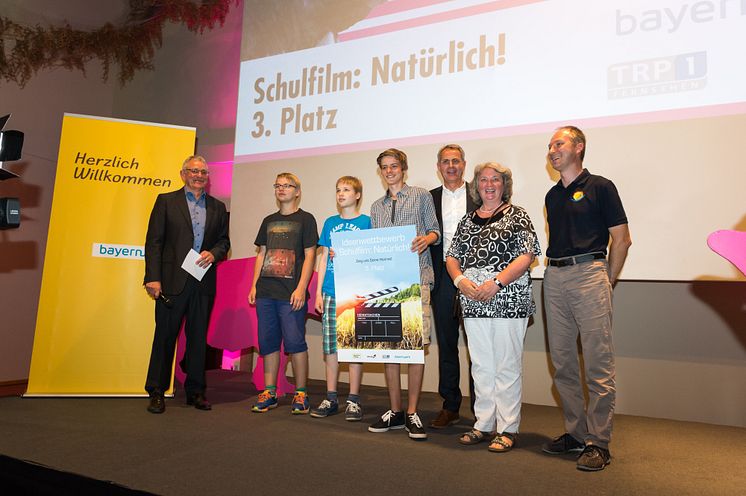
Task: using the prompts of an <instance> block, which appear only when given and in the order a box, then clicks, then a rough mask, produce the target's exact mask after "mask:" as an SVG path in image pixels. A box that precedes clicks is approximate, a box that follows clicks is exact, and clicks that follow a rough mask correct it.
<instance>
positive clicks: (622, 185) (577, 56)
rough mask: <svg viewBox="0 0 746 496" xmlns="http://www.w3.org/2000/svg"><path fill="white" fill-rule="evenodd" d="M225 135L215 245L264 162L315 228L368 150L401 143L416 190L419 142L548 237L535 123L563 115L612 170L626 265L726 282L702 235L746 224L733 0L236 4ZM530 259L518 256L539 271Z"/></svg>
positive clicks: (241, 251)
mask: <svg viewBox="0 0 746 496" xmlns="http://www.w3.org/2000/svg"><path fill="white" fill-rule="evenodd" d="M244 9H245V10H244V31H243V41H242V56H241V58H242V62H241V72H240V81H239V101H238V113H237V123H236V137H235V160H234V163H235V167H234V177H233V195H232V200H231V204H232V212H231V224H232V225H231V237H232V240H233V256H234V257H241V256H253V254H254V246H253V242H254V238H255V236H256V231H257V229H258V227H259V224H260V223H261V220H262V218H263V217H264V216H265V215H267V214H268V213H270V212H272V211H274V210H276V206H275V203H274V199H273V192H272V187H271V185H272V183H273V181H274V178H275V175H276V174H277V173H279V172H283V171H290V172H294V173H296V174H297V175H298V176H299V177H300V179H301V181H302V191H303V198H302V203H301V208H303V209H304V210H306V211H309V212H311V213H312V214H314V215H315V216H316V218H317V221H318V223H319V225H320V224H321V223H322V222H323V220H324V219H325V218H326V217H327V216H329V215H332V214H334V213H336V210H335V203H334V186H335V181H336V179H337V178H338V177H340V176H342V175H347V174H350V175H356V176H358V177H359V178H360V179H361V180H362V181H363V183H364V187H365V190H364V201H363V211H364V212H366V213H367V211H368V209H369V206H370V204H371V203H372V202H373V201H374V200H375V199H376V198H378V197H380V196H381V195H383V193H384V187H383V184H382V182H381V180H380V178H379V176H378V173H377V167H376V163H375V158H376V156H377V155H378V153H379V152H380V151H382V150H383V149H385V148H389V147H396V148H401V149H402V150H404V151H405V152H407V154H408V156H409V172H408V177H407V182H408V183H409V184H413V185H418V186H423V187H427V188H433V187H436V186H438V185H439V184H440V183H439V179H438V176H437V171H436V168H435V162H436V153H437V150H438V149H439V148H440V146H442V145H443V144H446V143H459V144H461V145H462V146H463V147H464V149H465V151H466V160H467V163H468V167H467V179H468V180H471V175H472V171H473V168H474V166H476V165H477V164H479V163H481V162H486V161H497V162H500V163H502V164H503V165H505V166H507V167H510V168H511V169H512V171H513V175H514V195H513V202H514V203H515V204H518V205H521V206H523V207H525V208H526V209H527V210H528V212H529V214H530V215H531V218H532V220H533V222H534V226H535V228H536V230H537V232H538V233H539V236H540V242H541V246H542V250H543V251H545V250H546V246H547V239H546V233H547V227H546V217H545V213H544V195H545V194H546V192H547V190H548V189H549V188H550V187H551V186H552V185H553V184H554V183H555V182H556V181H557V180H558V179H559V177H558V175H557V174H556V173H555V172H554V171H553V170H552V169H551V168H550V167H548V165H547V162H546V157H545V155H546V146H547V143H548V141H549V138H550V136H551V134H552V130H553V129H555V128H556V127H558V126H561V125H564V124H573V125H576V126H579V127H581V128H582V129H583V130H584V131H585V132H586V135H587V137H588V146H587V153H586V157H585V162H584V164H585V166H586V167H587V168H588V169H589V170H590V171H591V172H592V173H595V174H600V175H603V176H605V177H607V178H609V179H611V180H612V181H614V183H615V184H616V186H617V188H618V189H619V192H620V195H621V197H622V201H623V203H624V206H625V209H626V211H627V216H628V219H629V225H630V230H631V233H632V238H633V246H632V248H631V250H630V253H629V258H628V260H627V263H626V266H625V268H624V271H623V273H622V278H623V279H636V280H743V279H744V278H743V276H742V275H740V273H738V271H737V270H736V269H735V268H734V267H733V266H732V265H730V264H729V263H728V262H727V261H725V260H724V259H722V258H720V257H719V256H717V255H715V254H714V253H712V252H711V251H710V250H709V249H708V248H707V245H706V238H707V235H708V234H709V233H710V232H712V231H715V230H718V229H740V230H746V209H745V208H744V201H743V197H744V193H743V190H744V186H745V185H746V167H744V160H743V158H742V155H743V154H742V153H741V151H740V145H741V143H742V141H743V138H742V136H743V135H744V134H746V69H744V64H743V61H744V60H745V55H746V54H745V53H744V52H746V0H713V1H708V0H700V1H693V2H687V1H671V0H660V1H650V0H646V1H638V0H631V1H630V0H626V1H597V0H555V1H552V0H550V1H531V0H503V1H494V0H493V1H487V0H453V1H437V0H430V1H426V0H393V1H389V2H384V1H377V0H335V1H323V0H319V1H301V0H297V1H294V0H287V1H283V2H274V1H271V0H253V1H252V0H247V1H246V2H245V5H244ZM543 268H544V260H543V259H540V260H538V261H537V263H536V264H535V266H534V269H533V275H534V276H536V277H541V276H542V274H543Z"/></svg>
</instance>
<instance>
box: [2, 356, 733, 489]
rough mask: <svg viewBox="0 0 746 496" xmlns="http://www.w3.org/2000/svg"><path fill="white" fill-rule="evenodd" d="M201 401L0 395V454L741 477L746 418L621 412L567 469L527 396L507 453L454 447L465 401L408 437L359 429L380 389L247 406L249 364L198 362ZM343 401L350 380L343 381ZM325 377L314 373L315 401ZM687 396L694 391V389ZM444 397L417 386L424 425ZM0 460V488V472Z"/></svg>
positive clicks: (338, 473)
mask: <svg viewBox="0 0 746 496" xmlns="http://www.w3.org/2000/svg"><path fill="white" fill-rule="evenodd" d="M208 384H209V389H208V391H207V396H208V398H209V399H210V401H211V402H212V403H213V410H212V411H210V412H203V411H198V410H196V409H194V408H190V407H186V406H185V404H184V397H183V393H177V395H176V397H175V398H174V399H167V400H166V406H167V408H166V412H165V413H164V414H163V415H152V414H149V413H147V412H146V410H145V408H146V406H147V399H144V398H139V399H138V398H107V399H91V398H85V399H67V398H19V397H10V398H0V454H2V455H6V456H8V457H12V458H17V459H20V460H29V461H33V462H36V463H40V464H43V465H47V466H49V467H52V468H55V469H58V470H63V471H67V472H73V473H77V474H81V475H85V476H88V477H91V478H94V479H99V480H107V481H113V482H116V483H117V484H121V485H124V486H127V487H130V488H133V489H138V490H143V491H149V492H152V493H157V494H164V495H172V494H173V495H191V494H199V495H205V494H225V495H228V494H237V495H238V494H240V495H264V494H301V495H304V494H318V493H320V492H323V493H329V494H362V495H367V494H387V495H392V494H408V495H419V494H428V495H440V494H454V495H460V494H467V495H470V496H471V495H481V494H485V495H487V494H489V495H496V494H499V495H510V494H521V495H526V494H552V495H557V494H572V495H573V496H578V495H584V494H588V495H594V496H596V495H599V494H604V495H614V494H619V495H631V494H655V495H672V496H673V495H676V496H680V495H687V494H691V495H697V496H702V495H719V496H721V495H731V494H732V495H737V494H744V491H745V489H744V488H746V470H745V469H744V466H746V429H742V428H737V427H723V426H714V425H708V424H700V423H691V422H680V421H672V420H661V419H651V418H645V417H633V416H627V415H617V416H616V417H615V429H614V438H613V442H612V446H611V452H612V457H613V459H612V463H611V465H610V466H609V467H607V468H606V470H604V471H602V472H598V473H585V472H580V471H578V470H576V468H575V459H574V457H572V456H560V457H551V456H546V455H543V454H542V453H541V444H542V443H544V442H546V441H547V440H549V439H550V437H553V436H556V435H558V434H560V433H562V431H563V428H562V417H561V413H560V411H559V409H558V408H554V407H547V406H536V405H526V404H524V405H523V419H522V423H521V434H520V437H519V439H518V443H517V446H516V448H515V449H514V450H513V451H512V452H510V453H504V454H495V453H490V452H488V451H487V444H486V443H483V444H479V445H477V446H475V447H464V446H461V445H459V444H458V436H459V434H460V433H463V432H464V431H466V430H468V429H469V428H470V426H471V423H472V418H471V414H470V413H469V411H468V408H469V406H468V401H465V404H464V405H463V406H462V412H461V413H462V420H461V422H460V423H459V424H457V425H455V426H453V427H451V428H448V429H445V430H442V431H434V430H429V431H428V434H429V438H428V440H427V441H424V442H423V441H412V440H410V439H409V438H408V437H407V433H406V431H404V430H398V431H391V432H388V433H383V434H372V433H369V432H368V431H367V427H368V425H369V424H370V423H371V422H373V421H374V420H375V419H376V417H377V415H380V414H381V413H382V412H383V411H385V410H386V409H387V406H388V396H387V394H386V391H385V389H383V388H378V387H366V386H364V387H363V391H362V401H363V408H364V411H365V419H364V421H363V422H357V423H355V422H345V420H344V417H343V415H336V416H333V417H330V418H326V419H315V418H311V417H309V416H293V415H291V414H290V401H291V397H290V396H286V397H285V398H283V399H282V400H281V401H280V406H279V407H278V408H276V409H274V410H271V411H270V412H268V413H266V414H255V413H251V411H250V408H251V405H253V403H254V401H255V400H256V394H257V392H256V390H255V389H254V387H253V385H252V384H251V383H250V377H249V374H247V373H242V372H230V371H223V370H214V371H210V372H209V373H208ZM339 389H340V397H341V398H342V399H343V400H344V398H345V397H346V393H347V384H340V388H339ZM323 391H324V384H323V383H322V382H321V381H312V384H311V387H310V397H311V403H312V406H315V405H317V404H318V402H319V401H320V400H321V399H322V398H323V396H322V395H323ZM692 401H696V398H692ZM439 408H440V399H439V397H438V396H437V395H436V394H434V393H425V394H423V397H422V400H421V407H420V414H421V416H422V418H423V422H425V424H427V423H428V422H429V421H430V420H431V419H432V418H433V417H434V416H435V414H436V413H437V411H438V410H439ZM4 470H7V468H5V467H2V466H0V488H2V484H1V483H2V480H3V477H4V475H7V473H5V474H4V473H3V471H4Z"/></svg>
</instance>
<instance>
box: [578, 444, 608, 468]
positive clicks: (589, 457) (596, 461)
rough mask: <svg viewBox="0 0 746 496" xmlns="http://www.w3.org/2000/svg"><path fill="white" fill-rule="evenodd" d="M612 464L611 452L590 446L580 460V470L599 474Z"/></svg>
mask: <svg viewBox="0 0 746 496" xmlns="http://www.w3.org/2000/svg"><path fill="white" fill-rule="evenodd" d="M609 463H611V454H610V453H609V450H607V449H604V448H601V447H599V446H594V445H592V444H589V445H588V446H586V447H585V449H584V450H583V453H582V454H581V455H580V458H578V470H585V471H586V472H598V471H599V470H603V469H604V467H605V466H606V465H608V464H609Z"/></svg>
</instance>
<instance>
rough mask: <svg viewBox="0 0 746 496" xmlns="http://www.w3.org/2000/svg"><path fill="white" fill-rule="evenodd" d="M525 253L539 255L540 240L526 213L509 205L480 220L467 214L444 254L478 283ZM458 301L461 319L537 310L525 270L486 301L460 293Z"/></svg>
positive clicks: (518, 315) (510, 315) (511, 316)
mask: <svg viewBox="0 0 746 496" xmlns="http://www.w3.org/2000/svg"><path fill="white" fill-rule="evenodd" d="M488 221H489V223H488ZM524 253H533V254H534V255H536V256H538V255H540V254H541V248H540V246H539V240H538V239H537V237H536V231H534V226H533V224H532V223H531V219H530V218H529V216H528V213H526V211H525V210H524V209H523V208H521V207H518V206H516V205H511V206H509V207H508V208H507V209H505V210H504V211H503V212H502V213H500V214H498V215H496V216H494V218H492V219H482V218H480V217H479V216H478V215H477V213H476V212H470V213H468V214H466V215H465V216H464V217H463V218H462V219H461V221H460V222H459V224H458V228H457V229H456V234H455V235H454V236H453V242H452V243H451V247H450V249H449V250H448V253H447V255H448V256H449V257H453V258H455V259H457V260H458V261H459V263H460V264H461V271H462V272H463V273H464V276H466V277H467V278H468V279H469V280H471V281H472V282H474V283H475V284H476V285H480V284H482V283H483V282H484V281H486V280H488V279H493V278H494V277H495V276H497V274H498V273H499V272H500V271H502V270H504V269H505V267H507V266H508V264H510V262H512V261H513V260H515V259H516V258H518V257H519V256H521V255H523V254H524ZM460 300H461V308H462V310H463V316H464V318H480V317H481V318H490V317H492V318H507V319H515V318H524V317H528V316H530V315H532V314H533V313H534V312H536V304H535V303H534V298H533V293H532V290H531V275H530V273H529V271H528V270H527V271H526V273H525V274H523V275H521V277H519V278H518V279H516V280H515V281H513V282H511V283H510V284H508V285H507V286H506V287H505V289H502V290H500V291H498V292H497V294H496V295H495V296H494V297H493V298H492V299H491V300H489V301H475V300H471V299H469V298H467V297H465V296H464V295H463V294H461V295H460Z"/></svg>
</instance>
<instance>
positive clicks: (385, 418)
mask: <svg viewBox="0 0 746 496" xmlns="http://www.w3.org/2000/svg"><path fill="white" fill-rule="evenodd" d="M403 428H404V412H394V411H392V410H388V411H387V412H386V413H384V414H383V415H381V418H380V419H378V421H377V422H376V423H374V424H372V425H371V426H370V427H368V430H369V431H370V432H387V431H388V430H389V429H403Z"/></svg>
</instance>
